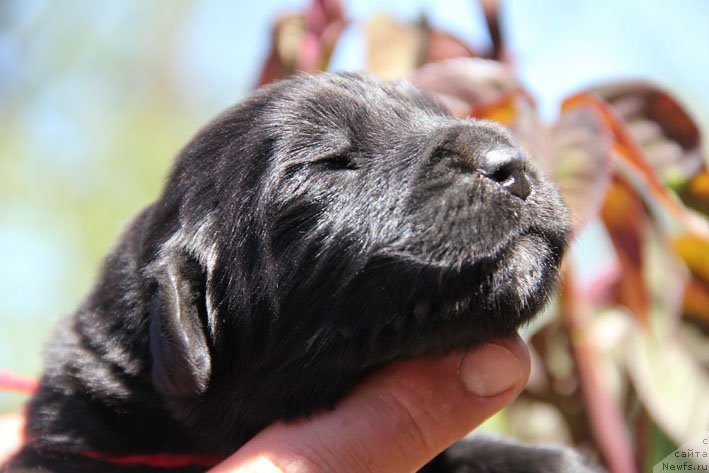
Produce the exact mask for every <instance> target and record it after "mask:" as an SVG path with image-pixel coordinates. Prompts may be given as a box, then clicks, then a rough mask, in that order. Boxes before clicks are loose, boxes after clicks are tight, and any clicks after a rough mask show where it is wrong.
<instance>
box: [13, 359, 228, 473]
mask: <svg viewBox="0 0 709 473" xmlns="http://www.w3.org/2000/svg"><path fill="white" fill-rule="evenodd" d="M38 386H39V383H38V382H37V381H35V380H33V379H31V378H27V377H24V376H18V375H16V374H13V373H10V372H8V371H5V370H0V391H19V392H25V393H28V394H32V393H33V392H34V391H36V390H37V387H38ZM80 455H81V456H82V457H86V458H91V459H92V460H101V461H104V462H107V463H113V464H114V465H122V466H147V467H152V468H185V467H190V466H194V467H204V468H210V467H213V466H215V465H216V464H218V463H220V462H222V461H223V460H224V458H223V457H217V456H215V455H202V454H199V453H148V454H138V455H111V454H106V453H101V452H93V451H84V452H81V453H80Z"/></svg>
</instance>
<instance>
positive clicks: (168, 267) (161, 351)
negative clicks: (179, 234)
mask: <svg viewBox="0 0 709 473" xmlns="http://www.w3.org/2000/svg"><path fill="white" fill-rule="evenodd" d="M150 276H151V277H152V278H153V279H154V280H155V282H156V285H157V287H156V288H155V290H154V291H153V296H152V300H151V307H150V350H151V354H152V362H153V364H152V378H153V383H154V385H155V387H156V388H157V390H158V392H160V393H161V394H163V395H164V396H166V397H189V396H195V395H198V394H202V393H204V392H205V391H206V390H207V387H208V383H209V378H210V375H211V368H212V366H211V365H212V363H211V356H210V353H209V345H208V343H207V335H206V334H207V332H206V329H207V327H206V324H207V305H206V298H205V289H206V278H207V276H206V273H205V271H204V270H203V269H202V267H201V265H200V264H199V262H198V261H197V260H196V259H194V258H193V257H191V256H190V255H188V254H186V253H185V252H182V251H179V250H173V251H171V252H170V254H169V255H167V256H164V257H163V258H161V260H160V262H159V263H157V264H156V265H155V266H153V268H152V270H151V271H150Z"/></svg>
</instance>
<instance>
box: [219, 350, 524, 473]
mask: <svg viewBox="0 0 709 473" xmlns="http://www.w3.org/2000/svg"><path fill="white" fill-rule="evenodd" d="M529 370H530V363H529V353H528V352H527V348H526V346H525V345H524V343H523V342H522V341H521V340H520V339H519V338H518V337H517V338H514V339H508V340H499V341H495V342H492V343H488V344H486V345H484V346H482V347H480V348H478V349H476V350H474V351H471V352H469V353H466V354H462V355H461V354H457V355H449V356H446V357H444V358H424V359H416V360H409V361H405V362H398V363H394V364H392V365H390V366H387V367H385V368H383V369H382V370H380V371H378V372H376V373H374V374H373V375H372V376H370V377H369V378H367V379H366V380H365V381H364V382H363V383H362V384H360V385H358V386H357V387H356V388H355V389H354V390H353V391H352V392H351V393H350V394H349V395H348V396H347V397H345V398H344V399H343V400H342V401H341V402H340V403H339V404H338V405H337V407H336V408H335V409H334V410H333V411H330V412H326V413H324V414H322V415H319V416H317V417H315V418H312V419H309V420H306V421H300V422H296V423H287V424H284V423H278V424H275V425H273V426H271V427H269V428H267V429H266V430H264V431H262V432H261V433H259V434H258V435H257V436H256V437H254V438H253V439H252V440H251V441H249V442H248V443H247V444H246V445H244V446H243V447H242V448H241V449H240V450H239V451H237V452H236V453H235V454H234V455H232V456H231V457H230V458H229V459H227V460H226V461H225V462H224V463H222V464H220V465H218V466H217V467H216V468H214V469H213V470H211V473H228V472H233V473H236V472H239V473H242V472H251V473H266V472H269V473H270V472H287V473H314V472H330V471H348V472H365V471H366V472H370V471H379V472H392V473H393V472H410V471H415V470H416V469H418V468H420V467H421V466H423V465H424V464H425V463H426V462H428V461H429V460H431V459H432V458H433V457H434V456H435V455H437V454H438V453H439V452H441V451H442V450H444V449H445V448H446V447H448V446H449V445H450V444H452V443H453V442H455V441H456V440H458V439H460V438H461V437H463V436H464V435H466V434H467V433H468V432H470V431H471V430H473V429H474V428H475V427H477V426H478V425H480V423H482V422H483V421H484V420H485V419H487V418H488V417H490V416H491V415H492V414H494V413H495V412H497V411H498V410H500V409H501V408H502V407H504V406H505V405H506V404H508V403H509V402H511V401H512V400H513V399H514V398H515V397H516V396H517V395H518V394H519V393H520V391H521V390H522V389H523V388H524V385H525V383H526V381H527V378H528V377H529Z"/></svg>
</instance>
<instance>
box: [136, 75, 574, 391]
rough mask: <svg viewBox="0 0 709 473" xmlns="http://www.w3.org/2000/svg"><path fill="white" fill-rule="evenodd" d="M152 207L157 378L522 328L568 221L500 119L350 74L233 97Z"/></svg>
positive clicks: (400, 349)
mask: <svg viewBox="0 0 709 473" xmlns="http://www.w3.org/2000/svg"><path fill="white" fill-rule="evenodd" d="M155 209H156V210H155V217H154V228H153V230H152V235H153V236H152V239H153V240H154V241H156V242H157V243H156V246H155V248H154V251H153V252H152V253H149V254H148V256H146V258H147V259H154V260H155V262H152V263H150V264H149V265H148V267H149V268H150V270H149V271H148V275H149V278H150V279H152V280H154V281H157V289H156V290H155V294H154V297H155V299H156V300H157V302H156V303H155V305H154V307H156V312H157V313H158V314H159V316H155V317H154V319H153V321H151V325H152V326H153V327H154V335H155V337H154V338H156V339H161V340H163V342H159V341H156V342H154V343H153V347H154V356H155V357H156V359H157V360H158V362H157V363H156V366H157V367H158V368H157V373H158V375H157V378H158V381H160V383H159V384H163V385H164V384H168V385H174V386H189V389H194V388H195V387H196V388H197V389H198V390H202V391H204V390H205V389H207V386H208V385H209V384H210V383H212V382H213V381H214V379H215V376H214V373H215V372H220V373H226V372H229V373H232V375H233V376H235V377H238V378H240V379H242V380H243V379H244V377H245V376H246V377H248V373H251V372H255V371H258V370H269V371H273V370H276V371H279V370H280V371H283V372H285V371H287V370H295V371H297V372H299V373H301V375H302V376H301V378H308V370H311V372H312V373H314V374H313V378H315V377H317V376H316V375H318V374H320V375H321V374H322V373H323V372H325V371H328V369H329V368H331V371H338V372H352V373H356V372H364V371H365V370H366V369H369V368H371V367H374V366H377V365H380V364H382V363H384V362H387V361H390V360H393V359H397V358H402V357H408V356H414V355H419V354H426V353H443V352H446V351H450V350H453V349H457V348H466V347H470V346H473V345H475V344H477V343H480V342H483V341H485V340H489V339H491V338H493V337H497V336H504V335H509V334H510V333H512V332H513V331H514V330H515V329H516V328H517V327H518V326H519V325H520V324H521V323H523V322H524V321H526V320H528V318H529V317H531V316H532V315H533V314H534V313H535V312H536V311H537V310H538V309H539V308H540V307H541V306H542V305H543V304H544V303H545V302H546V301H547V300H548V298H549V294H550V291H551V290H552V288H553V286H554V284H555V281H556V278H557V274H558V269H559V264H560V259H561V256H562V253H563V251H564V248H565V241H566V238H567V234H568V232H569V225H568V222H567V216H566V209H565V206H564V205H563V203H562V202H561V200H560V197H559V194H558V192H557V190H556V189H555V188H554V186H553V185H552V184H550V182H549V181H547V180H546V179H545V178H544V177H543V176H542V175H541V174H540V173H539V171H538V170H537V168H536V167H535V166H534V165H533V164H532V163H531V162H530V161H529V160H528V159H526V158H525V156H524V155H523V154H522V152H521V151H520V150H519V149H517V148H516V146H515V144H514V141H513V140H512V138H511V137H510V135H509V134H508V133H507V132H506V131H504V130H503V129H502V128H501V127H499V126H496V125H494V124H492V123H488V122H480V121H474V120H457V119H454V118H452V117H450V116H449V115H448V113H447V112H446V111H445V110H444V109H443V108H442V107H441V106H440V105H438V104H437V103H436V102H435V101H433V100H431V99H430V98H428V97H426V96H424V95H423V94H421V93H420V92H418V91H417V90H415V89H414V88H413V87H411V86H409V85H405V84H383V83H381V82H378V81H376V80H374V79H372V78H370V77H367V76H361V75H353V74H323V75H318V76H299V77H297V78H294V79H290V80H287V81H284V82H281V83H278V84H275V85H272V86H269V87H266V88H264V89H261V90H260V91H258V92H257V93H256V94H255V95H254V96H252V97H251V98H250V99H248V100H247V101H246V102H244V103H242V104H240V105H238V106H236V107H235V108H233V109H231V110H229V111H227V112H225V113H224V114H223V115H221V116H220V117H219V118H217V119H216V120H215V121H214V122H213V123H211V124H210V125H209V126H208V127H207V128H205V129H204V130H203V131H202V132H201V133H200V134H198V135H197V137H195V139H194V140H193V141H192V142H191V143H190V144H189V145H188V146H187V148H185V150H184V151H183V153H182V155H181V156H180V158H179V160H178V162H177V164H176V167H175V169H174V171H173V174H172V176H171V178H170V180H169V182H168V185H167V188H166V191H165V194H164V195H163V197H162V199H161V200H160V201H159V202H158V204H157V205H156V206H155ZM176 314H177V315H176ZM155 320H157V321H155ZM164 340H167V342H165V341H164ZM172 352H175V353H178V354H181V355H180V356H182V357H183V358H186V359H180V360H177V361H175V359H174V358H175V356H176V355H175V353H172ZM195 354H199V356H197V355H195ZM160 360H162V361H160ZM180 366H182V367H187V368H182V369H181V368H180ZM325 367H329V368H327V369H326V368H325ZM181 370H182V371H185V370H186V373H181ZM154 372H155V370H154ZM175 373H177V374H175ZM200 373H201V374H200ZM200 376H201V377H200ZM171 377H172V378H174V379H171ZM195 377H196V378H197V384H194V383H192V384H189V383H188V384H185V379H187V378H189V379H194V378H195ZM183 378H184V379H183ZM161 379H162V380H161ZM300 383H301V384H302V383H306V381H300ZM176 389H177V388H176Z"/></svg>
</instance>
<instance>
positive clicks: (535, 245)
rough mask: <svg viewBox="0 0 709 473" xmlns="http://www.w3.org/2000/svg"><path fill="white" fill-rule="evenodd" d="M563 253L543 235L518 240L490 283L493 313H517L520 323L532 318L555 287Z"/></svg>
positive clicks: (505, 251)
mask: <svg viewBox="0 0 709 473" xmlns="http://www.w3.org/2000/svg"><path fill="white" fill-rule="evenodd" d="M561 258H562V251H561V250H560V249H559V246H557V245H555V244H553V243H551V242H550V241H548V239H547V238H545V237H544V236H543V235H541V234H537V233H526V234H522V235H520V236H519V237H518V238H515V239H514V240H513V241H512V242H511V243H510V244H509V245H508V246H507V248H505V250H504V251H503V252H502V254H501V256H500V259H499V264H498V267H497V269H496V271H494V272H493V274H492V277H491V283H490V291H489V294H490V299H489V300H488V304H486V305H487V307H488V309H491V310H498V311H503V312H506V313H511V314H516V318H517V322H518V323H520V324H521V323H523V322H525V321H527V320H528V319H529V318H530V317H532V316H533V315H534V314H535V313H536V312H537V311H538V310H539V309H541V308H542V307H543V306H544V305H545V304H546V303H547V302H548V300H549V298H550V296H551V293H552V292H553V288H554V287H555V286H556V282H557V279H558V272H559V264H560V261H561Z"/></svg>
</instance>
